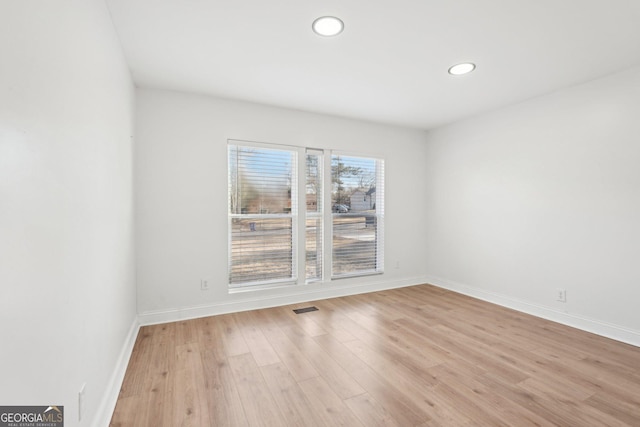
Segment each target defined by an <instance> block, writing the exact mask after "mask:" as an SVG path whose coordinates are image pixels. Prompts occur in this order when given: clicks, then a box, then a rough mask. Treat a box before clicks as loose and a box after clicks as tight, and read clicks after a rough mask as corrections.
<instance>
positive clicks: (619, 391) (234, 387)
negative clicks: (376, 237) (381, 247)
mask: <svg viewBox="0 0 640 427" xmlns="http://www.w3.org/2000/svg"><path fill="white" fill-rule="evenodd" d="M311 305H314V306H316V307H317V308H318V309H319V310H318V311H312V312H308V313H304V314H294V313H293V312H292V309H293V308H301V307H307V306H311ZM110 425H111V426H118V427H145V426H149V427H159V426H160V427H161V426H171V427H174V426H203V427H209V426H261V425H265V426H278V427H280V426H315V427H317V426H335V425H349V426H354V425H355V426H359V425H364V426H376V425H380V426H402V427H404V426H416V427H438V426H446V427H450V426H456V427H458V426H459V427H470V426H477V425H487V426H502V425H504V426H518V427H528V426H538V427H552V426H562V427H571V426H576V427H578V426H579V427H584V426H607V427H611V426H620V427H624V426H634V427H636V426H639V425H640V348H637V347H634V346H630V345H628V344H624V343H619V342H615V341H613V340H610V339H606V338H603V337H598V336H596V335H593V334H590V333H587V332H584V331H578V330H575V329H573V328H570V327H568V326H565V325H560V324H557V323H554V322H551V321H549V320H545V319H540V318H536V317H532V316H529V315H526V314H523V313H519V312H517V311H514V310H511V309H507V308H505V307H500V306H497V305H494V304H490V303H487V302H484V301H480V300H477V299H473V298H470V297H467V296H465V295H461V294H457V293H454V292H450V291H447V290H444V289H440V288H437V287H434V286H431V285H420V286H411V287H407V288H401V289H393V290H389V291H382V292H377V293H373V294H362V295H353V296H348V297H341V298H333V299H329V300H321V301H311V302H307V303H300V304H293V305H290V306H284V307H276V308H270V309H265V310H255V311H251V312H244V313H233V314H226V315H220V316H211V317H206V318H200V319H194V320H186V321H180V322H174V323H167V324H163V325H153V326H144V327H142V328H141V329H140V332H139V334H138V337H137V338H136V343H135V346H134V349H133V352H132V354H131V358H130V360H129V365H128V367H127V371H126V374H125V378H124V381H123V384H122V387H121V390H120V394H119V397H118V401H117V404H116V408H115V411H114V413H113V416H112V419H111V424H110Z"/></svg>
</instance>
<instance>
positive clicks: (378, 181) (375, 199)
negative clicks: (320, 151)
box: [331, 154, 384, 278]
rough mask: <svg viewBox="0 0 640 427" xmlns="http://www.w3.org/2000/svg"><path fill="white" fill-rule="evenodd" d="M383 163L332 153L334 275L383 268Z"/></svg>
mask: <svg viewBox="0 0 640 427" xmlns="http://www.w3.org/2000/svg"><path fill="white" fill-rule="evenodd" d="M383 184H384V163H383V161H382V160H377V159H368V158H363V157H351V156H340V155H336V154H334V155H332V156H331V206H332V211H333V218H332V228H333V239H332V249H333V258H332V261H333V262H332V271H331V275H332V277H335V278H337V277H343V276H352V275H361V274H369V273H379V272H382V271H383V270H384V261H383V260H384V256H383V255H384V252H383V251H384V233H383V226H384V221H383V219H384V205H383V202H384V197H383V196H384V185H383Z"/></svg>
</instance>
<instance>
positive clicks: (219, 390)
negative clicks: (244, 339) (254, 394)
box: [202, 346, 249, 427]
mask: <svg viewBox="0 0 640 427" xmlns="http://www.w3.org/2000/svg"><path fill="white" fill-rule="evenodd" d="M215 347H216V346H213V348H215ZM202 364H203V367H204V373H203V379H204V387H205V394H206V397H207V406H208V408H209V417H210V418H211V423H212V425H215V426H239V427H240V426H248V425H249V422H248V421H247V417H246V415H245V412H244V408H243V406H242V402H241V400H240V394H239V392H238V386H237V385H236V382H235V379H234V377H233V372H232V371H231V366H230V365H229V361H228V359H227V356H226V355H224V354H221V352H220V351H219V350H218V351H216V350H213V349H211V348H207V350H205V351H204V352H203V353H202Z"/></svg>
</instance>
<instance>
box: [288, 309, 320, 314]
mask: <svg viewBox="0 0 640 427" xmlns="http://www.w3.org/2000/svg"><path fill="white" fill-rule="evenodd" d="M310 311H318V307H305V308H296V309H295V310H293V312H294V313H295V314H302V313H308V312H310Z"/></svg>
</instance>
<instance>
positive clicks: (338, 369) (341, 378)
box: [283, 326, 365, 399]
mask: <svg viewBox="0 0 640 427" xmlns="http://www.w3.org/2000/svg"><path fill="white" fill-rule="evenodd" d="M283 331H284V333H285V334H286V335H287V336H288V337H289V339H290V340H291V342H293V343H294V344H295V345H296V346H297V347H298V350H299V351H300V353H301V354H302V355H303V356H304V357H305V358H306V359H307V360H308V361H309V362H310V363H311V365H313V367H314V368H315V369H316V371H318V372H321V373H322V377H324V378H325V379H326V380H327V381H328V382H329V384H330V386H331V388H332V389H333V390H334V391H335V392H336V393H337V394H338V396H340V397H341V398H343V399H348V398H349V397H353V396H357V395H359V394H362V393H365V390H364V389H363V388H362V387H361V386H360V384H358V382H357V381H356V380H354V378H353V377H352V376H351V375H349V373H348V372H347V371H345V370H344V369H343V368H342V366H340V365H339V364H337V363H335V361H334V360H333V359H332V358H331V357H330V356H329V355H328V354H327V353H326V352H325V351H324V350H323V349H322V347H320V346H319V345H318V344H317V343H316V342H315V341H314V339H313V338H312V337H310V336H308V335H306V333H305V332H304V331H302V330H301V329H300V328H298V327H297V326H290V327H288V328H284V329H283Z"/></svg>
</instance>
